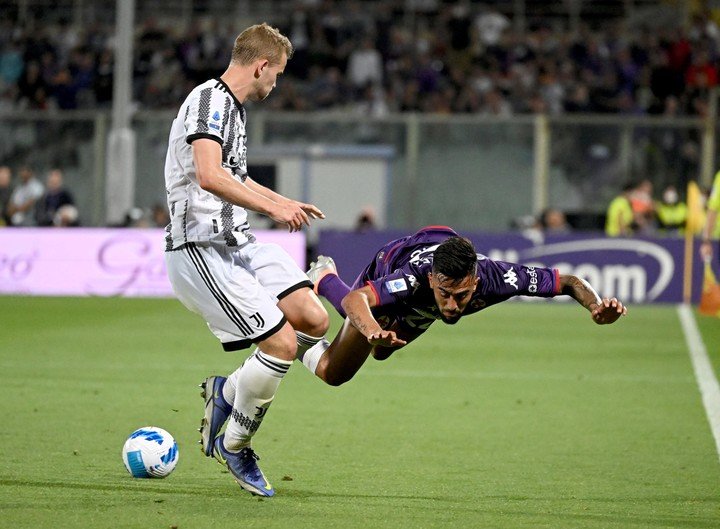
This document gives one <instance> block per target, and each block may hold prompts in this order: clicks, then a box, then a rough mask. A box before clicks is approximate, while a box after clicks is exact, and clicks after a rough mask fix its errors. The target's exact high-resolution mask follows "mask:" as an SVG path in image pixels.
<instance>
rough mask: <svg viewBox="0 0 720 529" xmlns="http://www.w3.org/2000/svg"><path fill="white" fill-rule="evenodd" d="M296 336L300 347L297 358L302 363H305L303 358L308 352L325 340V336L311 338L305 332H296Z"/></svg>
mask: <svg viewBox="0 0 720 529" xmlns="http://www.w3.org/2000/svg"><path fill="white" fill-rule="evenodd" d="M295 336H296V337H297V346H298V347H297V354H296V355H295V357H296V358H297V359H298V360H300V361H301V362H302V361H303V357H304V356H305V353H306V352H307V350H308V349H310V348H311V347H312V346H313V345H315V344H316V343H318V342H319V341H320V340H322V339H323V336H320V337H317V336H310V335H309V334H305V333H304V332H300V331H295Z"/></svg>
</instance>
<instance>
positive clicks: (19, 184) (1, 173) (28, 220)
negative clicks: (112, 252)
mask: <svg viewBox="0 0 720 529" xmlns="http://www.w3.org/2000/svg"><path fill="white" fill-rule="evenodd" d="M77 225H79V213H78V209H77V207H76V206H75V200H74V198H73V195H72V193H71V192H70V190H69V189H67V188H66V187H65V185H64V183H63V173H62V171H61V170H60V169H56V168H54V169H50V170H49V171H48V172H47V175H46V176H45V183H43V182H41V181H40V180H39V179H38V178H37V177H36V176H35V172H34V171H33V169H32V168H31V167H30V166H28V165H23V166H21V167H20V168H19V169H18V171H17V177H16V178H14V177H13V171H12V169H11V168H10V167H8V166H5V165H4V166H0V226H57V227H70V226H77Z"/></svg>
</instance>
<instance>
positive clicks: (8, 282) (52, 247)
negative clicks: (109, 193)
mask: <svg viewBox="0 0 720 529" xmlns="http://www.w3.org/2000/svg"><path fill="white" fill-rule="evenodd" d="M253 233H254V234H255V235H256V237H257V238H258V240H260V241H262V242H267V243H277V244H279V245H280V246H282V247H283V248H285V250H286V251H287V252H288V253H289V254H290V256H291V257H292V258H293V259H295V261H296V262H297V263H298V265H299V266H300V267H301V268H302V269H305V235H304V234H303V233H286V232H283V231H263V230H258V231H254V232H253ZM164 251H165V231H164V230H162V229H129V228H128V229H126V228H119V229H94V228H68V229H58V228H6V229H1V230H0V294H28V295H43V296H129V297H171V296H173V295H174V294H173V291H172V287H171V286H170V282H169V281H168V278H167V273H166V271H165V259H164V257H163V254H164Z"/></svg>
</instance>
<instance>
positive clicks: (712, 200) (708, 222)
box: [700, 171, 720, 262]
mask: <svg viewBox="0 0 720 529" xmlns="http://www.w3.org/2000/svg"><path fill="white" fill-rule="evenodd" d="M719 211H720V171H718V172H717V173H716V174H715V181H714V182H713V186H712V190H711V191H710V196H709V197H708V200H707V214H706V217H705V223H704V225H703V229H702V234H701V236H702V243H701V244H700V256H701V257H702V258H703V259H704V260H706V261H708V262H709V261H710V260H711V259H712V256H713V242H712V241H713V239H718V237H720V216H719V215H718V212H719ZM717 255H718V256H720V253H718V254H717Z"/></svg>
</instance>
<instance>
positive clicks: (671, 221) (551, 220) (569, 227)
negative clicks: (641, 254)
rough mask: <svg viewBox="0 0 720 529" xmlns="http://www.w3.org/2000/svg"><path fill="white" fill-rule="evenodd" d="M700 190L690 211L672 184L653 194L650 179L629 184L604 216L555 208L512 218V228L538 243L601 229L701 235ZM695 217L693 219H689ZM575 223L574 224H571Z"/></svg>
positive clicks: (714, 233)
mask: <svg viewBox="0 0 720 529" xmlns="http://www.w3.org/2000/svg"><path fill="white" fill-rule="evenodd" d="M699 189H700V196H699V205H698V206H699V207H698V208H697V210H696V211H694V212H692V211H691V210H690V208H689V207H688V204H687V202H686V201H685V200H684V197H683V195H684V190H683V193H681V192H680V191H679V190H678V188H677V187H676V186H675V185H674V184H669V185H667V186H665V187H664V188H663V189H662V190H661V192H660V193H659V194H658V195H656V193H655V189H654V185H653V183H652V182H651V181H650V180H649V179H642V180H639V181H632V182H628V183H627V184H625V186H624V187H623V189H622V190H621V192H620V193H618V195H617V196H615V197H614V198H613V199H612V200H611V201H610V203H609V204H608V206H607V209H606V211H605V214H603V215H591V216H590V218H587V217H588V215H585V217H586V218H583V219H576V218H573V219H572V220H573V221H575V223H573V222H572V221H570V220H569V219H568V216H573V215H566V213H565V212H564V211H562V210H561V209H558V208H555V207H548V208H546V209H544V210H543V211H542V212H541V213H540V214H539V215H527V216H522V217H519V218H517V219H514V220H513V222H512V223H511V226H510V227H511V228H513V229H516V230H518V231H521V232H522V233H523V235H525V236H526V237H528V238H530V239H533V240H538V241H541V240H543V237H544V236H545V235H566V234H569V233H572V232H573V231H582V230H584V229H591V230H596V231H599V230H603V229H604V231H605V234H606V235H607V236H608V237H633V236H651V237H658V236H659V237H681V236H684V235H685V232H686V230H688V229H689V230H691V232H692V233H693V234H694V235H700V234H701V232H702V229H703V226H704V225H705V221H706V216H707V202H708V198H709V196H710V191H711V190H710V189H707V188H706V189H702V188H699ZM693 215H696V218H692V216H693ZM573 224H575V225H573ZM710 235H711V238H713V239H717V238H720V218H718V219H717V223H716V225H715V226H714V228H712V229H711V234H710Z"/></svg>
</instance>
